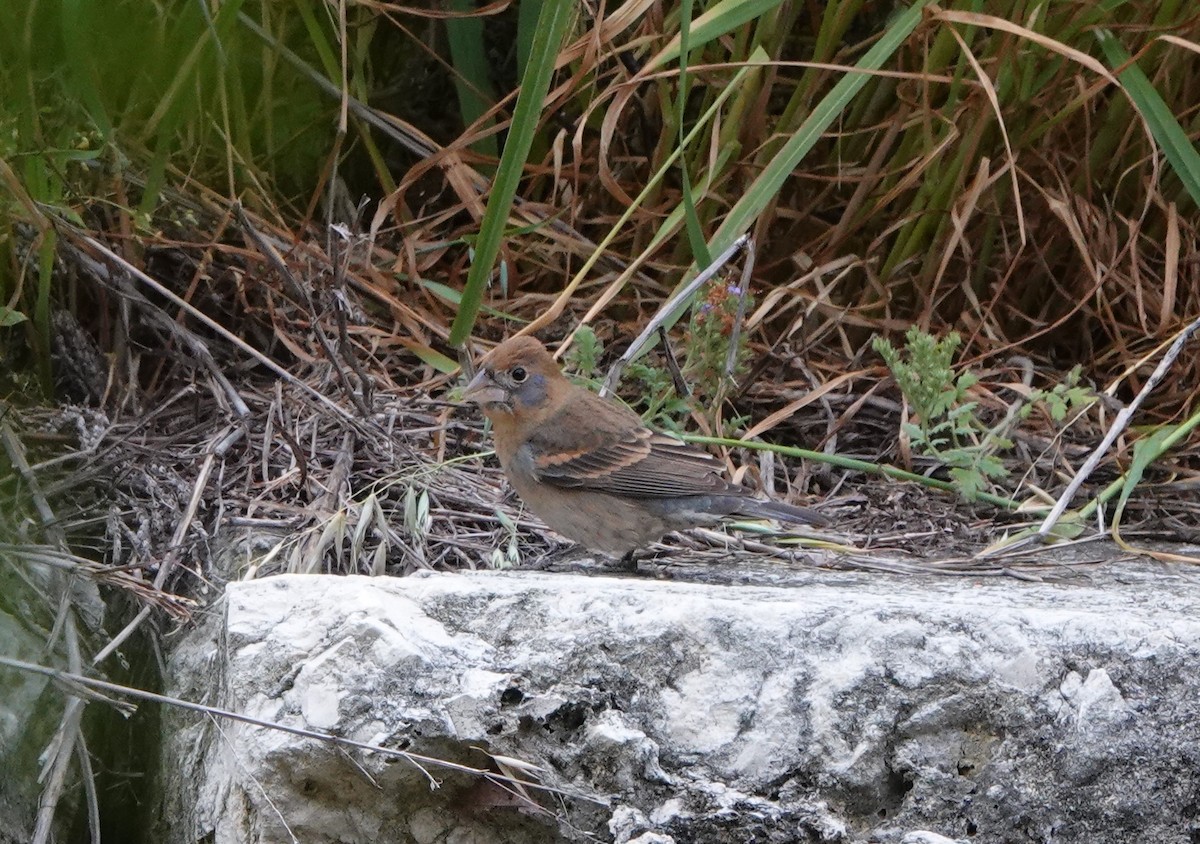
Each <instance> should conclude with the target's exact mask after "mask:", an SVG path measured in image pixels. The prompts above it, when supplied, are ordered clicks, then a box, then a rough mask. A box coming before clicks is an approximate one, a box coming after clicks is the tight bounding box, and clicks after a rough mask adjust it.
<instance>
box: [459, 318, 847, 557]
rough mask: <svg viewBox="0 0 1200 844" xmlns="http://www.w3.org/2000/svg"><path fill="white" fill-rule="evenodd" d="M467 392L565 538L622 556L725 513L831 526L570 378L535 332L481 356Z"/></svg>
mask: <svg viewBox="0 0 1200 844" xmlns="http://www.w3.org/2000/svg"><path fill="white" fill-rule="evenodd" d="M465 398H466V399H467V400H469V401H473V402H476V403H477V404H479V405H480V406H481V407H482V408H483V412H484V415H486V416H487V418H488V419H490V420H491V422H492V431H493V434H494V436H495V439H496V454H497V455H498V456H499V458H500V466H501V467H502V468H503V469H504V472H505V474H507V475H508V479H509V480H510V481H511V482H512V485H513V486H514V487H515V488H516V490H517V493H518V494H519V495H520V496H521V498H522V500H523V501H524V502H525V505H526V506H527V507H528V508H529V509H530V510H532V511H533V512H534V513H536V514H537V515H538V516H539V517H540V518H541V519H542V520H543V521H544V522H545V523H546V524H547V525H549V526H550V527H551V528H553V529H554V530H556V531H558V532H559V533H561V534H562V535H563V536H565V537H567V538H568V539H572V540H574V541H575V542H578V543H580V544H581V545H584V546H586V547H588V548H592V549H595V550H599V551H603V552H605V553H609V554H619V555H623V556H624V559H625V560H626V562H631V561H632V559H633V552H634V551H635V550H636V549H637V548H639V547H640V546H642V545H645V544H646V543H647V542H650V541H652V540H655V539H658V538H659V537H660V536H662V535H663V534H665V533H669V532H670V531H673V530H682V529H686V528H691V527H695V526H697V525H710V524H714V523H716V522H717V521H719V520H720V519H722V518H724V517H726V516H744V517H751V518H771V519H778V520H779V521H783V522H793V523H797V524H816V525H822V524H828V520H827V519H825V518H824V517H823V516H821V515H820V514H819V513H816V512H814V511H812V510H809V509H806V508H803V507H793V506H791V505H790V504H782V503H779V502H776V501H760V500H758V499H756V498H754V497H752V495H751V494H750V492H749V491H748V490H745V489H743V488H742V487H740V486H735V485H733V484H731V483H730V482H729V481H727V480H726V479H725V477H724V473H723V468H724V467H723V465H722V463H721V461H719V460H718V459H717V458H715V457H713V456H712V455H711V454H709V453H708V452H705V451H701V450H699V449H697V448H693V447H692V446H689V445H687V444H686V443H684V442H681V441H680V440H677V439H675V438H674V437H671V436H668V435H667V434H662V433H659V432H658V431H654V430H651V429H650V428H648V427H646V426H645V425H644V424H643V423H642V420H641V418H640V417H639V416H638V415H637V414H636V413H634V412H633V411H632V410H630V409H629V408H627V407H625V406H624V405H622V404H619V403H617V402H615V401H610V400H607V399H602V398H600V396H598V395H596V394H595V393H593V392H591V391H590V390H587V389H585V388H583V387H580V386H578V385H576V384H573V383H571V382H570V381H569V380H567V378H566V376H564V375H563V374H562V371H561V370H560V369H559V367H558V364H557V363H555V361H554V358H552V357H551V356H550V353H549V352H547V351H546V347H545V346H543V345H542V344H541V343H539V342H538V341H537V340H535V339H533V338H532V337H514V338H513V339H511V340H507V341H505V342H504V343H501V344H500V345H499V346H497V347H496V348H495V349H494V350H492V352H491V353H490V354H489V355H487V356H486V357H484V358H483V360H482V361H481V363H480V369H479V372H478V374H476V376H475V377H474V378H473V379H472V380H471V383H470V384H469V385H468V386H467V390H466V394H465Z"/></svg>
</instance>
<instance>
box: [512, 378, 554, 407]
mask: <svg viewBox="0 0 1200 844" xmlns="http://www.w3.org/2000/svg"><path fill="white" fill-rule="evenodd" d="M513 397H514V398H515V399H516V400H517V401H518V402H519V403H520V404H521V405H522V406H523V407H534V406H535V405H539V404H541V403H542V402H543V401H545V400H546V376H545V375H540V374H536V375H532V376H530V378H529V380H528V381H526V382H525V383H524V384H522V385H521V386H519V387H518V388H517V389H516V391H515V392H514V393H513Z"/></svg>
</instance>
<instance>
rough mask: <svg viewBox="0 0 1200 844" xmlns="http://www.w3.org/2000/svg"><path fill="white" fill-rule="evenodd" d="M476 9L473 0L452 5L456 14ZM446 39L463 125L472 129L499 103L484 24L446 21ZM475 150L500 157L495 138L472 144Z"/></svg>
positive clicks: (472, 20) (466, 19) (471, 20)
mask: <svg viewBox="0 0 1200 844" xmlns="http://www.w3.org/2000/svg"><path fill="white" fill-rule="evenodd" d="M474 7H475V4H474V3H473V2H472V0H455V2H454V3H453V4H452V5H451V8H452V9H454V10H455V11H456V12H469V11H471V10H472V9H473V8H474ZM446 37H447V40H448V41H449V42H450V59H451V61H452V62H453V63H454V90H455V91H456V92H457V93H458V110H459V113H460V114H461V115H462V120H463V125H464V126H470V125H471V124H473V123H474V122H475V121H476V120H478V119H479V118H480V117H482V116H483V115H485V114H486V113H487V111H488V109H490V108H491V107H492V104H493V103H495V101H496V95H495V92H494V91H493V90H492V81H491V76H490V75H489V72H488V61H487V50H486V49H485V47H484V43H483V20H482V19H481V18H477V17H459V18H446ZM471 148H472V149H473V150H475V151H476V152H478V153H480V154H481V155H486V156H488V157H490V158H495V157H496V156H497V155H498V154H499V149H498V148H497V145H496V136H495V135H488V136H486V137H483V138H480V139H479V140H477V141H475V142H474V143H473V144H471Z"/></svg>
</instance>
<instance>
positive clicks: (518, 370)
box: [511, 366, 529, 384]
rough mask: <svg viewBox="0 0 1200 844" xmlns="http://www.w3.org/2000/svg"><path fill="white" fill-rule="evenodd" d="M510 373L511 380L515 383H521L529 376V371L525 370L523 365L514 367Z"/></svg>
mask: <svg viewBox="0 0 1200 844" xmlns="http://www.w3.org/2000/svg"><path fill="white" fill-rule="evenodd" d="M511 374H512V380H513V381H514V382H516V383H517V384H520V383H522V382H523V381H524V380H525V379H526V378H528V377H529V373H528V372H526V371H525V367H523V366H518V367H515V368H514V369H513V371H512V373H511Z"/></svg>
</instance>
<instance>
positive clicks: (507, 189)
mask: <svg viewBox="0 0 1200 844" xmlns="http://www.w3.org/2000/svg"><path fill="white" fill-rule="evenodd" d="M575 9H576V4H575V3H573V2H571V0H545V2H544V3H543V4H542V10H541V14H540V15H539V17H538V27H537V32H536V33H535V34H534V39H533V49H532V52H531V54H530V57H529V65H528V67H526V69H525V74H524V76H522V77H521V92H520V93H519V94H518V95H517V105H516V108H515V109H514V111H513V119H512V125H511V127H510V128H509V132H508V140H506V141H505V143H504V152H503V154H502V155H501V156H500V166H499V167H498V168H497V170H496V180H495V182H494V183H493V185H492V192H491V195H490V196H489V197H488V204H487V210H486V211H485V212H484V214H483V222H482V223H481V224H480V227H479V241H478V243H477V244H476V246H475V259H474V261H472V263H471V269H470V271H469V272H468V274H467V284H466V288H465V289H464V290H463V301H462V307H461V308H459V310H458V313H457V314H456V315H455V317H454V325H452V326H451V328H450V344H451V345H453V346H458V345H461V344H462V343H463V342H464V341H465V340H466V339H467V337H468V336H470V334H471V329H472V327H473V326H474V325H475V318H476V316H477V315H478V314H479V306H480V305H481V304H482V302H483V293H484V290H485V289H486V288H487V281H488V277H489V276H490V275H491V273H492V265H493V264H494V263H495V261H496V255H497V254H498V253H499V251H500V241H501V239H502V238H503V237H504V227H505V224H507V222H508V213H509V211H510V210H511V209H512V202H513V197H514V196H515V195H516V192H517V185H518V184H519V183H520V181H521V174H522V173H523V171H524V168H525V159H526V157H527V156H528V155H529V149H530V147H531V146H532V145H533V138H534V135H535V134H536V133H537V128H538V121H539V119H540V117H541V114H542V102H543V100H544V99H545V97H546V92H547V91H548V90H549V89H550V79H551V77H553V75H554V59H555V56H556V55H557V54H558V51H559V49H560V47H561V46H562V41H563V37H564V36H565V35H566V32H567V27H568V26H570V24H571V20H572V18H573V16H574V14H575Z"/></svg>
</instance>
